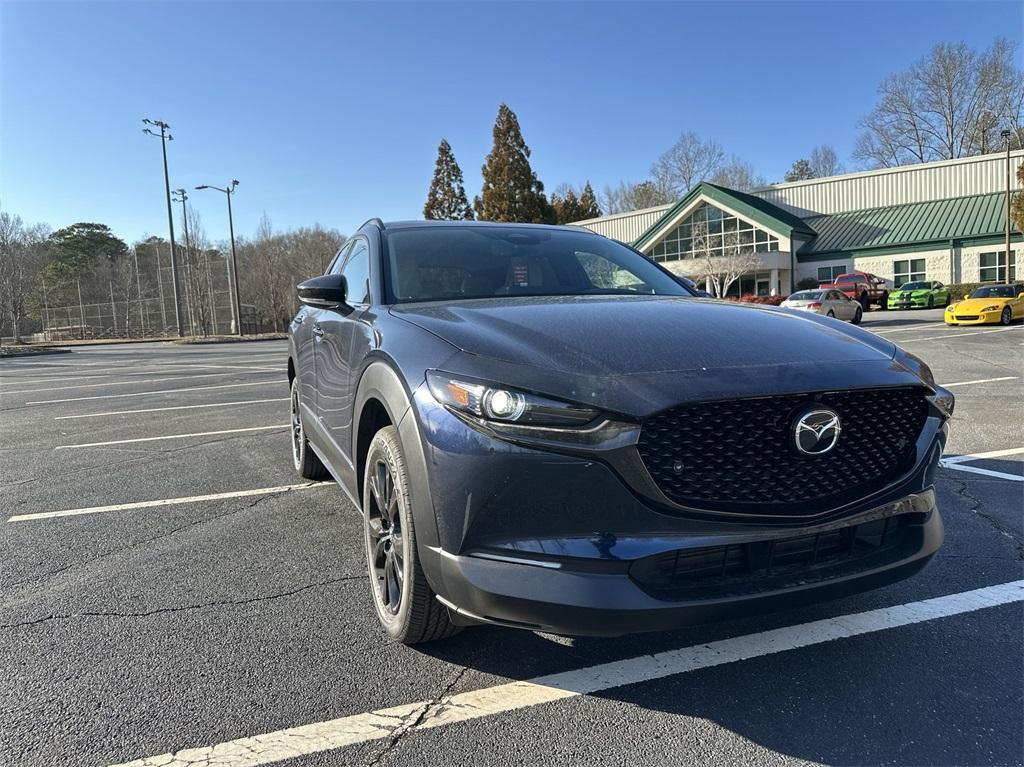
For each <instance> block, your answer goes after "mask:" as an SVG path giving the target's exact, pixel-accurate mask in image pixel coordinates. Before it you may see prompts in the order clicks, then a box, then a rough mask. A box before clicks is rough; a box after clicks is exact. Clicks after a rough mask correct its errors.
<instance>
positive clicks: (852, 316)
mask: <svg viewBox="0 0 1024 767" xmlns="http://www.w3.org/2000/svg"><path fill="white" fill-rule="evenodd" d="M782 306H784V307H786V308H787V309H800V310H802V311H805V312H815V313H816V314H824V315H825V316H826V317H835V318H836V319H839V320H849V321H850V322H852V323H853V324H854V325H859V324H860V320H861V318H862V317H863V316H864V309H863V308H862V307H861V305H860V302H859V301H854V300H853V299H852V298H850V297H849V296H847V295H846V294H845V293H843V292H842V291H839V290H828V289H822V290H798V291H797V292H796V293H794V294H793V295H791V296H790V297H789V298H787V299H786V300H785V301H783V302H782Z"/></svg>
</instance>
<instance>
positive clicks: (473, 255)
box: [386, 225, 693, 303]
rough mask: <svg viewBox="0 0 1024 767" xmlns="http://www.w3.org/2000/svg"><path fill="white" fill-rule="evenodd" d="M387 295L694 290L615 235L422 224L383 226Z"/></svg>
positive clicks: (403, 298)
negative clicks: (611, 237) (389, 227)
mask: <svg viewBox="0 0 1024 767" xmlns="http://www.w3.org/2000/svg"><path fill="white" fill-rule="evenodd" d="M386 257H387V261H388V267H387V274H388V277H389V279H388V286H387V288H388V290H387V292H388V300H389V301H390V302H392V303H410V302H415V301H449V300H459V299H466V298H494V297H498V296H576V295H580V296H582V295H659V296H692V295H693V292H692V291H690V290H687V288H686V287H684V286H683V285H681V284H680V283H679V281H677V280H676V279H674V278H673V277H672V276H670V275H669V274H667V273H665V272H664V271H662V270H661V269H660V268H659V267H657V266H655V265H654V264H653V263H652V262H650V261H648V260H647V259H646V258H644V257H643V256H641V255H639V254H638V253H635V252H634V251H632V250H630V249H629V248H627V247H625V246H623V245H620V244H619V243H617V242H614V241H613V240H609V239H606V238H604V237H599V236H597V235H594V234H588V233H586V232H573V231H566V230H561V229H547V228H540V227H537V228H529V227H513V226H508V227H499V226H472V225H470V226H452V227H440V226H424V227H415V228H409V229H395V230H392V231H390V232H387V256H386Z"/></svg>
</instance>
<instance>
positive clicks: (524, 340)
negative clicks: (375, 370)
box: [392, 296, 895, 375]
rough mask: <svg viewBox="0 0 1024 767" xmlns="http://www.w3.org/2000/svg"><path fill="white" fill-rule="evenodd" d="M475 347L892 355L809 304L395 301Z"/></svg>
mask: <svg viewBox="0 0 1024 767" xmlns="http://www.w3.org/2000/svg"><path fill="white" fill-rule="evenodd" d="M392 314H393V315H394V316H396V317H399V318H401V319H404V320H406V321H408V322H411V323H413V324H415V325H417V326H419V327H421V328H423V329H425V330H427V331H429V332H431V333H433V334H435V335H437V336H439V337H441V338H443V339H444V340H446V341H448V342H449V343H451V344H453V345H454V346H456V347H458V348H459V349H461V350H462V351H464V352H467V353H469V354H473V355H478V356H481V357H488V358H491V359H495V360H502V361H505V362H510V363H514V364H522V365H531V366H536V367H541V368H545V369H548V370H561V371H566V372H572V373H579V374H584V375H629V374H640V373H667V372H675V371H700V370H708V369H712V368H713V369H717V370H721V369H729V368H752V367H764V366H778V365H792V364H801V363H813V364H816V365H829V364H830V363H834V362H844V363H846V362H857V361H863V362H867V361H880V360H885V361H888V360H890V359H892V357H893V354H894V353H895V347H894V346H893V345H892V344H891V343H889V342H888V341H885V340H883V339H880V338H878V337H877V336H875V335H873V334H870V333H867V332H865V331H862V330H859V329H857V328H852V327H849V326H845V325H841V324H839V323H836V322H833V321H831V320H827V321H826V320H824V319H815V318H814V316H813V315H808V314H807V313H806V312H790V311H787V310H783V309H777V308H775V307H765V306H756V305H749V304H748V305H741V304H737V303H734V302H728V301H707V300H694V299H691V298H674V297H662V296H572V297H563V296H558V297H531V298H507V299H483V300H476V301H464V302H459V303H449V302H445V303H433V304H408V305H399V306H396V307H393V308H392Z"/></svg>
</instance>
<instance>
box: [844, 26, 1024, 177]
mask: <svg viewBox="0 0 1024 767" xmlns="http://www.w3.org/2000/svg"><path fill="white" fill-rule="evenodd" d="M1015 48H1016V46H1015V45H1014V44H1013V43H1011V42H1009V41H1007V40H1004V39H1001V38H1000V39H997V40H996V41H995V42H994V43H993V44H992V46H991V47H990V48H989V49H987V50H985V51H981V52H978V51H975V50H973V49H972V48H969V47H968V46H967V45H966V44H964V43H956V44H952V43H940V44H939V45H936V46H935V47H934V48H932V50H931V51H930V52H929V54H928V55H927V56H925V57H924V58H923V59H921V60H919V61H917V62H915V63H914V64H913V65H912V66H911V67H910V69H908V70H907V71H905V72H899V73H896V74H893V75H890V76H889V77H887V78H886V79H885V80H883V81H882V84H881V85H880V86H879V89H878V90H879V96H880V99H879V102H878V104H877V106H876V107H875V108H874V109H873V110H872V111H871V113H870V114H868V115H867V116H866V117H865V118H864V119H863V120H862V121H861V127H862V128H863V133H862V134H861V135H860V137H859V138H858V140H857V146H856V149H855V151H854V156H855V157H856V158H857V159H858V160H860V161H861V162H863V163H865V164H866V165H869V166H875V167H892V166H895V165H903V164H906V163H914V162H928V161H931V160H948V159H955V158H957V157H967V156H970V155H974V154H979V153H980V152H982V151H983V150H984V149H987V148H988V142H987V140H986V139H987V134H988V132H989V131H991V130H992V129H993V127H994V126H996V125H999V126H1003V127H1006V128H1009V129H1010V130H1011V131H1014V132H1015V134H1016V140H1017V141H1018V142H1019V141H1021V139H1022V138H1024V128H1022V125H1021V122H1022V119H1021V118H1022V114H1021V110H1022V105H1024V73H1022V72H1021V70H1019V69H1017V67H1016V65H1015V64H1014V54H1015Z"/></svg>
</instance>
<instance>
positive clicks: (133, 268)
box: [0, 207, 346, 339]
mask: <svg viewBox="0 0 1024 767" xmlns="http://www.w3.org/2000/svg"><path fill="white" fill-rule="evenodd" d="M178 226H179V231H181V232H182V234H183V235H184V232H185V231H186V227H187V231H188V237H187V241H186V242H178V243H176V245H177V247H176V249H175V255H176V258H177V275H176V276H177V282H178V294H179V299H180V300H179V304H178V305H179V308H180V313H181V315H182V316H181V321H182V325H183V327H184V330H185V332H186V333H187V334H190V335H213V334H218V333H227V332H229V328H230V322H231V316H232V311H231V306H232V304H231V302H232V300H233V296H232V293H231V290H230V278H229V273H228V260H229V255H230V245H229V244H228V243H226V242H219V243H216V244H214V243H211V242H210V241H209V239H208V238H207V236H206V233H205V230H204V227H203V224H202V220H201V218H200V216H199V213H198V212H197V211H196V210H195V209H194V208H192V207H187V208H185V209H184V210H183V212H182V213H181V214H180V215H179V221H178ZM184 239H185V238H184V237H183V240H184ZM345 239H346V238H345V236H344V235H342V234H341V233H340V232H338V231H336V230H334V229H330V228H325V227H323V226H321V225H319V224H314V225H312V226H304V227H299V228H296V229H291V230H287V231H275V230H274V229H273V226H272V225H271V222H270V219H269V218H268V217H267V216H266V215H264V217H263V219H262V220H261V221H260V225H259V227H258V228H257V231H256V233H255V235H254V236H252V237H246V236H244V235H243V236H241V237H239V238H238V239H237V240H236V251H237V257H238V275H239V294H240V302H241V305H242V310H243V311H242V312H240V313H241V314H242V315H243V325H244V324H246V323H248V325H249V329H256V330H267V331H281V330H284V329H285V328H286V327H287V323H288V320H289V319H290V317H291V316H293V315H294V313H295V312H296V311H297V309H298V305H297V299H296V296H295V283H296V281H297V280H299V279H304V278H306V277H309V276H312V275H315V274H322V273H323V272H324V270H325V269H326V266H327V264H328V262H329V261H330V259H331V258H332V257H333V256H334V254H335V253H336V252H337V251H338V249H339V248H340V247H341V245H342V244H343V243H344V241H345ZM173 283H174V280H173V277H172V274H171V260H170V244H169V243H168V241H167V240H166V239H164V238H162V237H146V238H143V239H140V240H138V241H136V242H134V243H133V244H131V245H129V244H128V243H126V242H125V241H124V240H123V239H121V238H120V237H118V236H117V235H116V234H114V233H113V232H112V231H111V229H110V227H109V226H107V225H105V224H100V223H96V222H77V223H74V224H71V225H69V226H66V227H63V228H61V229H58V230H55V231H54V230H51V229H50V228H49V227H48V226H47V225H45V224H27V223H25V222H24V221H23V220H22V218H21V217H20V216H18V215H17V214H14V213H12V212H10V211H5V210H0V336H6V335H9V336H13V337H15V338H16V339H17V338H20V337H22V336H24V335H28V334H29V333H32V332H38V331H40V330H42V329H44V327H45V328H49V329H50V330H51V331H53V332H56V333H58V334H59V337H61V338H74V337H82V338H91V337H96V336H99V335H118V336H153V337H159V336H166V335H175V334H176V332H177V324H176V321H175V316H174V285H173Z"/></svg>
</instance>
